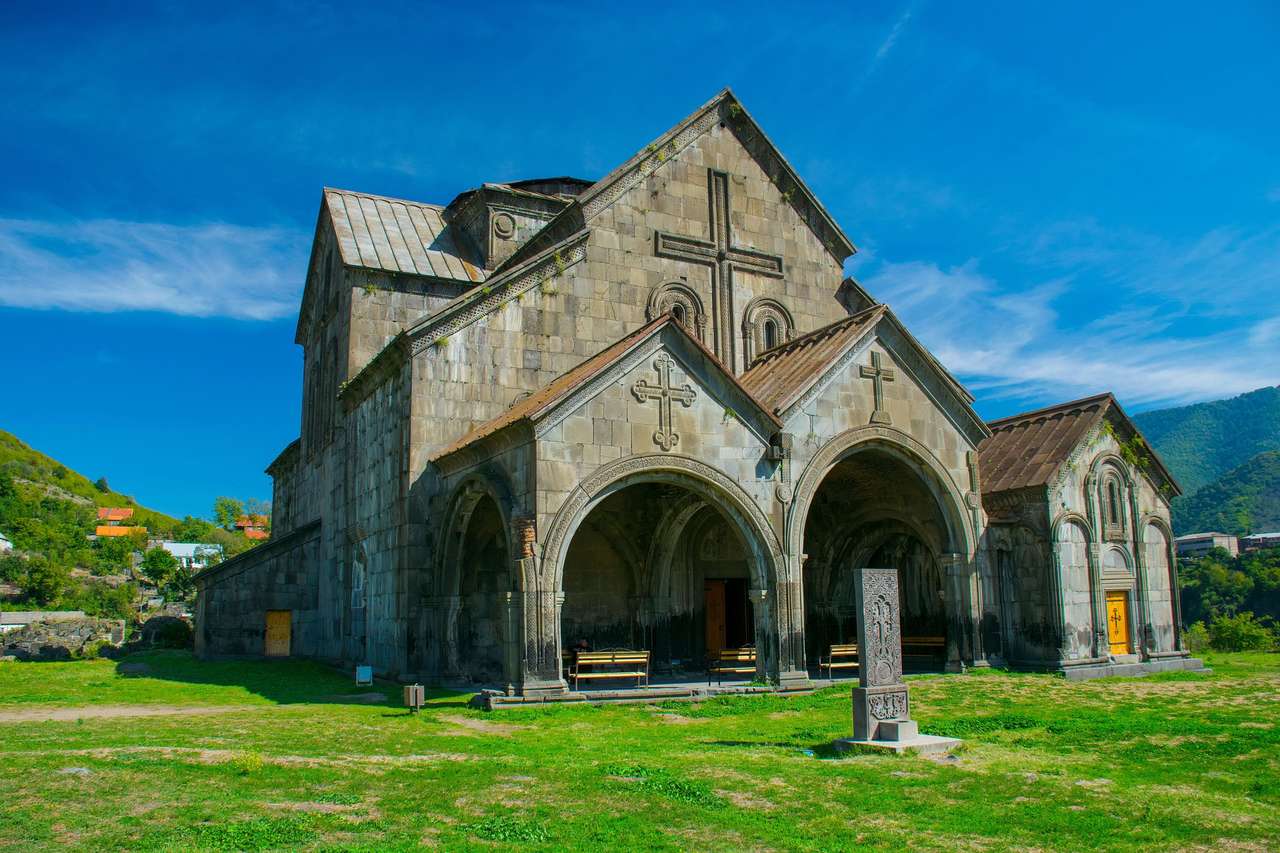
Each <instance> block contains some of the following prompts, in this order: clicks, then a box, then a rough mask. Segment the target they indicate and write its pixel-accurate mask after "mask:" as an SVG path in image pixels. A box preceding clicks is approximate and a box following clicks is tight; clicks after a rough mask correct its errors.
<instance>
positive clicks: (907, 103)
mask: <svg viewBox="0 0 1280 853" xmlns="http://www.w3.org/2000/svg"><path fill="white" fill-rule="evenodd" d="M613 9H616V10H618V11H616V12H614V11H604V10H613ZM1277 44H1280V11H1278V10H1277V7H1276V6H1275V5H1274V4H1268V3H1259V4H1256V5H1255V4H1243V3H1240V4H1237V3H1232V4H1212V5H1206V4H1203V3H1198V4H1190V3H1187V4H1178V3H1167V2H1166V3H1151V4H1114V3H1105V4H1103V3H1099V4H1089V3H1083V4H1081V3H1076V4H1053V5H1051V4H1043V3H1009V4H1002V3H986V4H978V5H974V4H954V3H940V2H935V3H927V2H915V3H856V4H854V3H841V4H834V5H830V6H819V5H813V6H806V7H804V8H802V9H798V10H792V9H788V8H787V6H786V5H785V4H784V5H779V4H776V3H769V4H764V3H761V4H752V3H745V2H735V3H732V4H725V5H723V6H718V5H716V4H700V5H698V6H697V7H691V8H689V9H682V8H680V7H677V6H667V5H664V4H662V3H653V2H650V3H644V4H638V5H634V4H633V5H626V6H624V5H622V4H591V5H590V6H586V5H584V6H582V7H581V10H580V9H579V8H576V7H574V6H568V5H559V4H545V3H520V4H515V5H512V6H510V7H504V6H503V4H502V3H495V2H491V3H486V4H480V5H469V4H457V3H451V4H444V5H436V4H429V3H415V4H406V5H400V6H397V5H385V4H384V5H381V6H378V7H377V8H374V7H372V6H352V5H351V4H343V5H339V6H327V5H325V4H323V3H313V2H309V3H285V4H271V3H254V4H245V5H243V6H238V5H237V4H234V3H226V4H217V8H216V9H215V8H203V9H197V8H194V7H192V8H184V4H165V5H159V6H155V7H150V8H148V7H147V6H146V5H145V4H142V3H129V4H118V5H117V4H108V3H96V4H83V5H82V6H81V5H75V4H59V3H39V4H37V3H22V2H8V3H5V4H3V6H2V7H0V102H3V103H4V104H5V106H4V108H3V109H4V125H5V129H4V133H3V134H0V164H3V165H0V176H2V177H3V180H0V359H3V362H2V363H3V364H4V365H5V366H6V370H5V371H4V377H5V381H4V387H3V389H0V428H3V429H6V430H9V431H12V432H15V433H16V434H18V435H19V436H20V437H21V438H23V439H24V440H26V441H28V442H29V443H31V444H32V445H34V446H36V447H37V448H39V449H41V450H43V451H45V452H47V453H50V454H51V455H54V456H56V457H57V458H59V459H61V460H63V461H65V462H66V463H67V464H70V465H72V466H73V467H75V468H77V469H78V470H80V471H82V472H83V473H85V474H87V475H88V476H90V477H97V476H100V475H106V476H107V477H108V478H109V479H110V481H111V483H112V485H113V486H114V487H115V488H117V489H119V490H122V491H126V492H128V493H130V494H133V495H135V496H136V497H137V498H138V499H139V500H141V501H142V502H144V503H146V504H148V505H151V506H154V507H156V508H159V509H162V510H166V511H169V512H172V513H176V514H186V513H192V514H198V515H207V514H208V513H209V511H210V508H211V504H212V501H213V498H214V497H215V496H216V495H219V494H231V495H238V496H242V497H261V498H269V497H270V487H269V482H268V479H267V478H266V477H265V476H264V475H263V474H262V469H263V468H264V467H265V465H266V464H267V462H269V461H270V460H271V459H272V458H273V457H274V456H275V454H276V453H277V452H278V451H279V450H280V449H281V448H282V447H283V446H284V445H285V444H286V443H288V442H289V441H290V440H291V439H292V438H293V437H295V436H296V435H297V428H298V420H299V375H300V369H301V368H300V354H299V351H298V348H297V347H296V346H294V345H293V343H292V340H293V323H294V316H295V312H296V309H297V300H298V297H299V295H300V291H301V286H302V279H303V274H304V271H305V263H306V256H307V251H308V248H309V242H310V237H311V233H312V230H313V228H314V225H315V217H316V211H317V207H318V203H319V198H320V188H321V187H322V186H324V185H331V186H339V187H345V188H351V189H359V190H364V191H368V192H374V193H381V194H385V195H392V196H399V197H404V198H411V199H418V200H423V201H431V202H440V203H444V202H447V201H448V200H450V199H451V198H452V197H453V196H454V195H455V194H457V193H458V192H460V191H462V190H464V189H466V188H468V187H471V186H474V185H475V184H477V183H479V182H481V181H485V180H513V179H519V178H527V177H535V176H543V175H560V174H571V175H577V176H581V177H588V178H594V177H599V176H601V175H603V174H605V173H606V172H608V171H609V170H610V169H611V168H612V167H613V166H615V165H616V164H617V163H619V162H621V161H622V160H624V159H626V158H627V157H628V156H630V155H631V154H632V153H634V152H635V151H636V150H638V149H639V148H641V147H643V146H644V145H645V144H646V143H647V142H648V141H649V140H651V139H652V138H654V137H655V136H657V135H658V134H659V133H661V132H662V131H664V130H666V129H667V128H668V127H670V126H671V125H672V124H674V123H675V122H676V121H677V120H679V119H680V118H682V117H683V116H685V115H686V114H687V113H689V112H690V111H691V110H692V109H693V108H694V107H696V106H697V105H698V104H700V103H702V102H703V101H705V100H706V99H707V98H709V97H711V95H713V94H714V93H715V92H716V91H717V90H719V89H720V88H721V87H723V86H725V85H730V86H732V87H733V88H734V90H735V92H736V93H737V94H738V96H739V97H740V98H741V99H742V101H743V102H744V103H745V104H746V106H747V108H748V109H749V110H751V112H752V114H753V115H754V116H755V117H756V118H757V120H759V121H760V122H761V123H762V124H763V125H764V127H765V129H766V130H767V131H768V133H769V134H770V136H771V137H772V138H773V140H774V141H775V142H776V143H777V144H778V145H779V146H780V147H781V148H782V150H783V151H784V153H785V154H786V155H787V157H788V158H789V159H790V160H791V162H792V164H793V165H794V166H795V167H796V168H797V169H798V170H799V172H800V174H801V175H802V176H803V177H804V179H805V180H806V181H807V182H808V183H809V184H810V186H811V187H812V188H813V189H814V191H815V192H816V193H817V194H818V196H819V197H820V198H821V199H822V200H823V202H824V203H825V204H826V206H827V207H828V209H829V210H830V211H831V212H832V214H833V215H834V216H835V217H836V219H837V220H838V221H839V222H840V223H841V224H842V225H843V226H844V229H845V231H846V232H847V233H848V234H849V235H850V236H851V237H852V238H853V240H854V242H855V243H856V244H857V245H858V246H859V248H860V249H861V251H860V253H859V254H858V255H857V256H856V257H855V259H853V260H852V261H851V262H850V264H849V271H850V272H852V273H853V274H855V275H856V276H857V277H858V278H859V279H860V280H861V281H862V282H863V283H864V284H865V285H866V286H867V288H868V289H869V290H870V291H871V292H872V293H873V294H874V295H875V296H877V297H878V298H880V299H883V300H885V301H887V302H889V303H890V304H891V305H892V306H893V307H894V308H895V310H897V311H898V313H899V314H900V315H901V316H902V317H903V318H904V319H905V320H906V322H907V323H908V324H909V325H910V327H911V328H912V329H913V330H914V331H915V332H916V333H917V335H918V337H920V338H921V340H922V341H923V342H924V343H925V344H926V345H927V346H929V347H931V348H932V349H933V350H934V352H935V353H936V354H937V355H938V356H939V357H940V358H942V360H943V361H944V362H945V363H946V364H947V365H948V366H949V367H951V369H952V370H953V371H955V372H956V373H957V374H959V376H960V377H961V378H962V379H963V381H965V383H966V384H967V385H968V386H969V388H970V389H971V390H973V392H974V393H975V394H976V395H977V396H978V401H979V402H978V408H979V411H980V412H981V413H982V414H983V415H984V416H986V417H997V416H1000V415H1004V414H1010V413H1013V412H1016V411H1019V410H1022V409H1026V408H1030V407H1035V406H1039V405H1044V404H1047V403H1051V402H1055V401H1058V400H1062V399H1067V398H1071V397H1077V396H1082V395H1085V394H1089V393H1093V392H1096V391H1099V390H1103V389H1113V390H1115V391H1116V393H1117V394H1118V395H1119V396H1120V398H1121V400H1122V402H1124V403H1125V404H1126V405H1127V407H1128V408H1129V409H1130V410H1131V411H1140V410H1143V409H1148V408H1153V407H1159V406H1165V405H1172V404H1178V403H1183V402H1189V401H1194V400H1202V399H1211V398H1216V397H1223V396H1229V395H1232V394H1236V393H1240V392H1243V391H1247V390H1251V389H1253V388H1256V387H1259V386H1262V385H1266V384H1274V383H1276V382H1277V381H1280V156H1277V154H1276V151H1277V141H1278V140H1280V110H1278V109H1276V103H1277V93H1276V92H1277V81H1280V51H1277V50H1276V45H1277Z"/></svg>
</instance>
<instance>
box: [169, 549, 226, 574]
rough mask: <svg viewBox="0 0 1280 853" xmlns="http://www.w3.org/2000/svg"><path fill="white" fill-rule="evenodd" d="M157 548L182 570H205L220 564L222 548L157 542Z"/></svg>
mask: <svg viewBox="0 0 1280 853" xmlns="http://www.w3.org/2000/svg"><path fill="white" fill-rule="evenodd" d="M157 547H159V548H163V549H165V550H166V551H168V552H169V553H170V554H172V555H173V556H174V557H175V558H176V559H177V560H178V564H179V565H180V566H182V567H183V568H184V569H192V570H196V569H206V568H208V567H209V566H211V565H216V564H217V563H221V562H222V546H221V545H211V544H208V543H206V542H159V543H157Z"/></svg>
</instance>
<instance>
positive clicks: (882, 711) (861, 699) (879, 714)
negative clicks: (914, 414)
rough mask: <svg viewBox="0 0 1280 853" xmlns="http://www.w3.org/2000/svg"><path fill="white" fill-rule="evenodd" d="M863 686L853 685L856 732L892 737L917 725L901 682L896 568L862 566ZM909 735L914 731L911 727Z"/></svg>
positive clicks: (859, 592)
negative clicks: (886, 725) (885, 728)
mask: <svg viewBox="0 0 1280 853" xmlns="http://www.w3.org/2000/svg"><path fill="white" fill-rule="evenodd" d="M857 601H858V662H859V665H858V686H857V687H855V688H853V737H854V739H855V740H877V739H882V736H883V735H884V734H886V732H881V727H882V725H883V724H884V723H889V724H890V725H891V726H892V728H893V737H892V739H893V740H898V739H899V738H900V735H901V734H902V733H906V732H901V733H900V730H902V729H913V727H914V725H915V724H914V723H911V722H910V717H911V714H910V704H909V702H908V699H907V685H906V684H904V683H903V681H902V623H901V621H900V616H901V613H900V608H899V606H898V570H897V569H858V570H857ZM910 734H914V731H913V730H912V731H911V732H910Z"/></svg>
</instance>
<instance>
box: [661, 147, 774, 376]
mask: <svg viewBox="0 0 1280 853" xmlns="http://www.w3.org/2000/svg"><path fill="white" fill-rule="evenodd" d="M729 209H730V207H729V176H728V175H727V174H725V173H724V172H717V171H716V170H714V169H708V170H707V222H708V223H710V228H711V239H710V240H703V239H701V238H700V237H685V236H682V235H680V234H668V233H666V232H665V231H659V232H657V234H656V235H655V237H654V240H655V243H656V245H655V246H654V254H656V255H657V256H658V257H660V258H671V259H673V260H677V261H687V262H689V263H693V264H702V265H704V266H708V267H710V268H711V316H712V317H713V318H714V323H713V326H714V329H713V332H714V337H713V347H712V349H713V351H714V352H715V354H716V356H717V357H718V358H719V359H720V360H721V361H722V362H724V363H725V365H727V366H728V368H729V370H731V371H732V372H734V373H737V372H738V366H737V364H735V358H736V356H735V354H734V346H733V343H734V335H733V316H734V315H733V273H734V270H742V271H744V272H753V273H757V274H759V275H767V276H769V277H771V278H782V258H781V257H779V256H778V255H770V254H767V253H765V252H757V251H755V250H753V249H746V248H742V247H741V246H735V245H734V244H733V234H732V231H731V229H730V228H729Z"/></svg>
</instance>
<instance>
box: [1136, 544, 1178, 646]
mask: <svg viewBox="0 0 1280 853" xmlns="http://www.w3.org/2000/svg"><path fill="white" fill-rule="evenodd" d="M1142 541H1143V548H1144V549H1145V559H1144V560H1143V570H1144V571H1145V572H1146V575H1147V601H1148V605H1147V608H1148V614H1149V616H1150V620H1151V621H1150V632H1149V635H1148V636H1147V637H1146V645H1147V648H1148V650H1149V651H1150V652H1155V653H1163V652H1175V651H1177V650H1178V636H1177V629H1178V620H1177V614H1176V604H1175V600H1176V595H1175V594H1174V590H1175V589H1176V588H1177V584H1176V582H1175V581H1174V574H1173V561H1172V560H1171V559H1170V556H1169V555H1170V550H1171V549H1170V537H1169V535H1168V534H1167V533H1166V532H1165V528H1164V527H1163V526H1162V525H1159V524H1156V523H1154V522H1152V521H1148V522H1147V524H1146V526H1145V528H1144V529H1143V532H1142Z"/></svg>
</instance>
